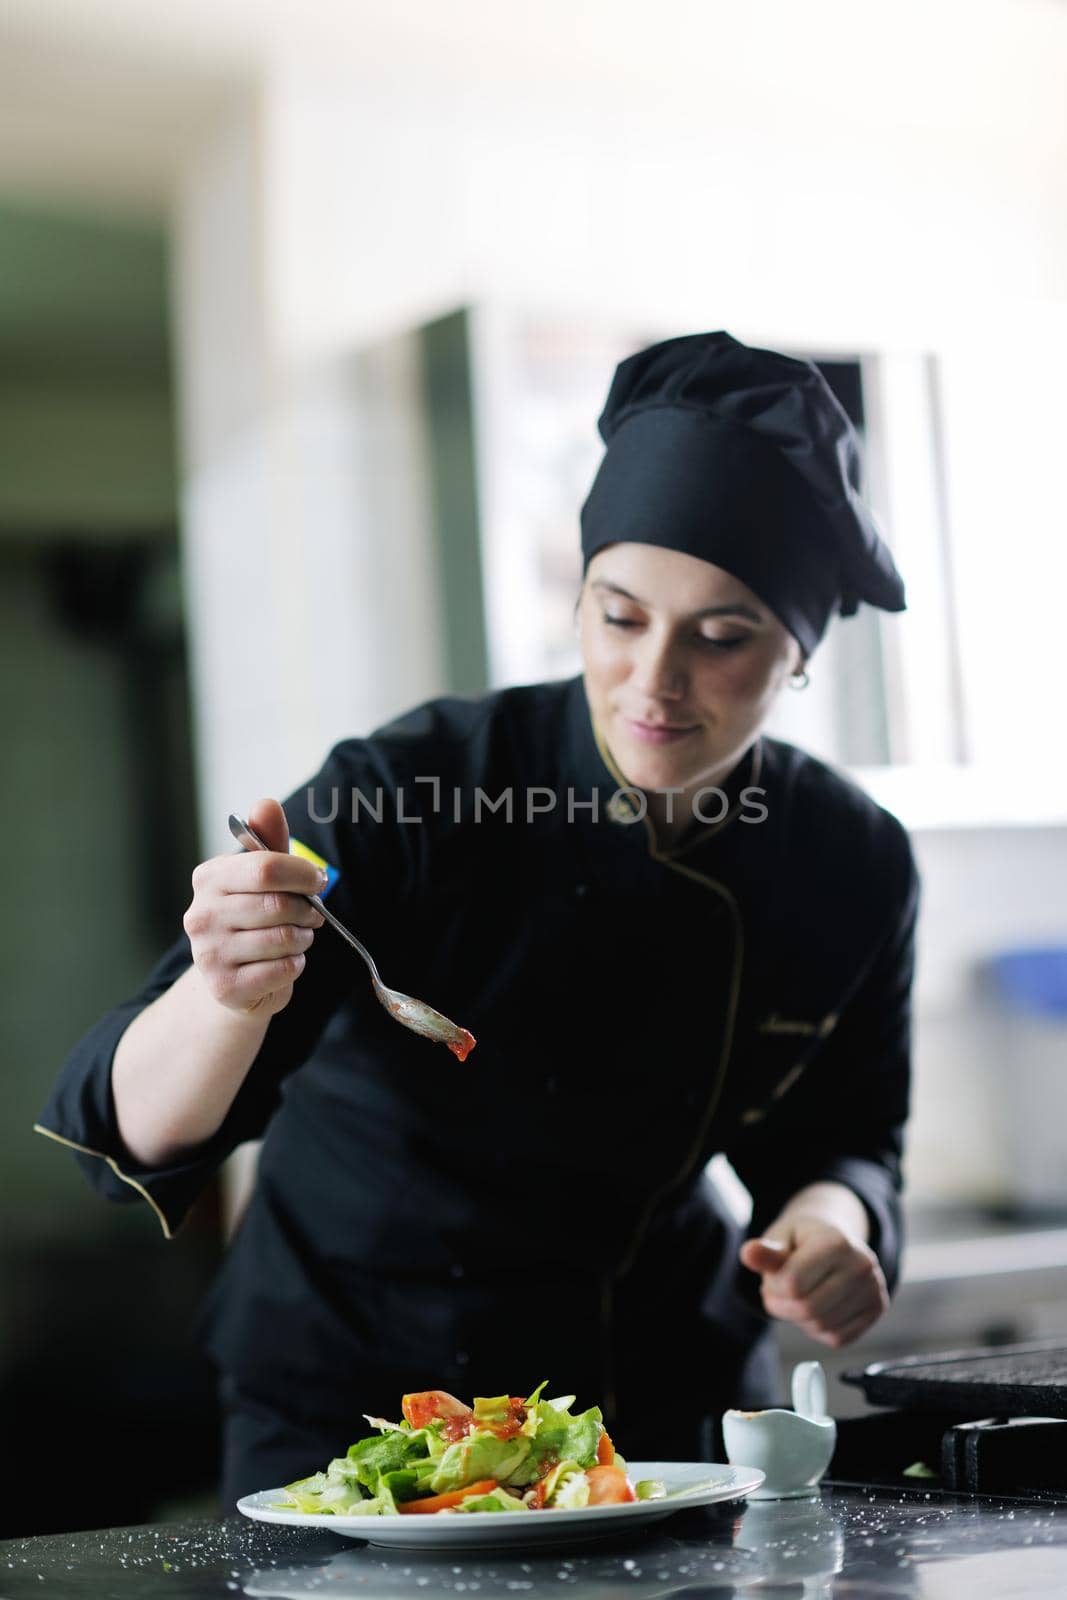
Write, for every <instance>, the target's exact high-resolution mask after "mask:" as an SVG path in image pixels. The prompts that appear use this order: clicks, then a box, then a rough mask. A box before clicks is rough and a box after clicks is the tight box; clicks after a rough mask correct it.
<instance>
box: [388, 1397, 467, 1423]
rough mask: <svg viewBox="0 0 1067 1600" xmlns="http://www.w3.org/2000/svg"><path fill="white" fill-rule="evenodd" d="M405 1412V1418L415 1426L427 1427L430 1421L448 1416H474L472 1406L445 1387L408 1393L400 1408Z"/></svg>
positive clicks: (465, 1417)
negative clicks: (446, 1391) (447, 1392)
mask: <svg viewBox="0 0 1067 1600" xmlns="http://www.w3.org/2000/svg"><path fill="white" fill-rule="evenodd" d="M400 1409H401V1410H402V1411H403V1413H404V1420H405V1421H406V1422H410V1423H411V1426H412V1427H413V1428H425V1426H426V1424H427V1423H428V1422H436V1421H439V1420H442V1419H444V1418H447V1417H462V1418H463V1419H467V1418H469V1417H473V1415H474V1412H473V1411H472V1410H471V1408H470V1406H465V1405H464V1404H463V1401H462V1400H457V1399H456V1397H455V1395H454V1394H446V1393H445V1391H444V1390H443V1389H423V1390H422V1392H421V1393H420V1394H406V1395H405V1396H404V1399H403V1402H402V1404H401V1408H400Z"/></svg>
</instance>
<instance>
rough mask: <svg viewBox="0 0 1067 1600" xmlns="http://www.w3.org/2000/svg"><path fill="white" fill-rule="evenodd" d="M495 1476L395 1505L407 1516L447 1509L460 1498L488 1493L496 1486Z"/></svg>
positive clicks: (454, 1504) (465, 1498) (457, 1503)
mask: <svg viewBox="0 0 1067 1600" xmlns="http://www.w3.org/2000/svg"><path fill="white" fill-rule="evenodd" d="M496 1483H497V1480H496V1479H495V1478H483V1479H482V1481H481V1482H480V1483H468V1485H467V1487H466V1488H465V1489H451V1490H449V1492H448V1494H431V1495H427V1496H426V1497H425V1499H423V1500H405V1501H404V1503H403V1504H402V1505H399V1506H397V1508H396V1509H397V1510H398V1511H399V1512H400V1514H401V1516H409V1515H411V1514H412V1513H414V1512H428V1511H447V1510H448V1507H449V1506H458V1505H459V1503H460V1501H461V1500H467V1499H469V1497H470V1496H471V1495H473V1494H489V1492H490V1491H491V1490H492V1489H495V1488H496Z"/></svg>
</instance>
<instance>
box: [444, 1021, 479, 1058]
mask: <svg viewBox="0 0 1067 1600" xmlns="http://www.w3.org/2000/svg"><path fill="white" fill-rule="evenodd" d="M459 1035H460V1036H459V1038H458V1039H450V1040H449V1041H448V1048H449V1049H450V1050H451V1052H452V1054H453V1055H454V1056H455V1057H456V1058H457V1060H459V1061H466V1059H467V1057H468V1056H469V1055H470V1053H471V1051H472V1050H473V1049H474V1046H475V1045H476V1044H477V1043H478V1041H477V1039H476V1038H475V1037H474V1035H473V1033H468V1032H467V1030H466V1028H460V1030H459Z"/></svg>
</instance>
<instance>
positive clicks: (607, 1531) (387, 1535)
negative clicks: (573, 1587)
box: [237, 1461, 763, 1550]
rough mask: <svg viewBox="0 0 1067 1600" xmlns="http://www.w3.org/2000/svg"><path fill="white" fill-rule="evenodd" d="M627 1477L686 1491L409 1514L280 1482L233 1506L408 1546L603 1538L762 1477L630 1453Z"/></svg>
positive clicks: (293, 1524) (754, 1485)
mask: <svg viewBox="0 0 1067 1600" xmlns="http://www.w3.org/2000/svg"><path fill="white" fill-rule="evenodd" d="M626 1470H627V1473H628V1475H629V1477H630V1480H631V1482H633V1483H636V1482H637V1481H638V1479H640V1478H659V1479H660V1481H661V1482H662V1483H664V1484H665V1485H666V1488H667V1492H668V1493H670V1491H671V1490H672V1489H686V1488H688V1487H689V1486H690V1485H693V1484H707V1487H706V1488H694V1489H693V1492H692V1493H691V1494H682V1495H679V1496H678V1498H677V1499H675V1500H631V1501H630V1502H629V1503H628V1504H627V1505H621V1506H584V1507H582V1508H581V1509H575V1510H572V1511H468V1512H457V1513H456V1514H455V1515H445V1516H441V1515H437V1516H429V1517H427V1516H421V1517H420V1516H407V1517H338V1516H323V1515H322V1514H321V1513H314V1512H304V1511H285V1510H279V1509H278V1501H279V1500H280V1499H281V1497H282V1495H283V1494H284V1493H285V1491H284V1490H283V1489H260V1490H259V1492H258V1493H257V1494H246V1495H245V1496H244V1498H243V1499H241V1500H238V1502H237V1509H238V1511H240V1512H241V1513H242V1515H244V1516H246V1517H252V1518H253V1520H254V1521H256V1522H279V1523H282V1524H284V1525H285V1526H286V1527H289V1528H321V1529H322V1530H323V1531H324V1532H327V1533H339V1534H341V1535H342V1536H343V1537H344V1538H346V1539H366V1541H367V1542H368V1544H388V1545H397V1546H399V1547H401V1548H405V1549H409V1550H410V1549H414V1548H416V1547H422V1548H425V1547H427V1546H433V1545H438V1546H441V1545H453V1546H461V1545H482V1546H485V1545H504V1544H551V1543H553V1542H554V1541H555V1542H557V1543H558V1542H559V1541H561V1540H567V1539H586V1538H590V1537H596V1536H598V1535H599V1536H601V1537H604V1538H607V1537H610V1536H613V1535H615V1534H622V1533H625V1532H626V1531H627V1529H628V1528H629V1527H630V1525H631V1524H632V1523H636V1522H641V1523H646V1522H656V1521H658V1520H659V1519H660V1518H662V1517H670V1516H673V1515H674V1513H675V1512H676V1511H685V1510H688V1509H689V1508H690V1507H691V1506H710V1505H714V1504H715V1502H716V1501H719V1500H740V1499H741V1498H742V1497H743V1496H744V1495H746V1494H748V1493H749V1491H750V1490H752V1489H758V1488H759V1486H760V1484H761V1483H762V1482H763V1473H762V1472H759V1471H758V1470H757V1469H756V1468H755V1467H730V1466H724V1465H723V1464H722V1463H721V1462H716V1461H628V1462H627V1463H626Z"/></svg>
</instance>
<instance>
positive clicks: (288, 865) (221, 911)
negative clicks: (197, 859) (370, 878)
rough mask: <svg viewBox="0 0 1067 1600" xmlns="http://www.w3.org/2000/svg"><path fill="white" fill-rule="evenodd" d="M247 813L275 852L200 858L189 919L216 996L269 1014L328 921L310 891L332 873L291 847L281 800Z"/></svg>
mask: <svg viewBox="0 0 1067 1600" xmlns="http://www.w3.org/2000/svg"><path fill="white" fill-rule="evenodd" d="M248 820H249V822H250V824H251V826H252V827H253V828H254V829H255V830H256V832H257V833H258V834H259V836H260V838H261V839H262V840H263V841H264V842H265V843H266V844H268V845H269V846H270V850H269V852H268V851H265V850H250V851H243V852H242V853H241V854H239V855H232V854H231V855H224V856H214V857H212V859H211V860H210V861H202V862H201V863H200V865H199V866H198V867H197V868H196V871H195V872H194V873H193V899H192V903H191V904H190V906H189V909H188V911H187V912H186V913H185V917H184V919H183V926H184V928H185V931H186V933H187V934H188V936H189V943H190V945H191V946H192V951H193V965H194V966H195V967H196V970H197V971H198V973H199V974H200V976H201V978H202V979H203V981H204V983H205V984H206V986H207V988H208V991H209V992H210V994H211V995H212V997H213V999H215V1000H217V1001H218V1003H219V1005H221V1006H225V1007H227V1009H229V1010H231V1011H237V1012H247V1013H249V1014H254V1015H256V1016H258V1017H264V1018H266V1017H272V1016H274V1015H275V1014H276V1013H277V1012H279V1011H282V1010H284V1008H285V1007H286V1006H287V1005H288V1004H289V1001H290V1000H291V999H292V996H293V984H294V983H295V982H296V980H297V978H299V976H300V974H301V973H302V972H303V970H304V960H305V956H306V952H307V950H308V948H309V946H310V945H311V941H312V940H313V939H314V937H315V932H314V930H315V929H316V928H321V927H322V924H323V921H324V919H323V917H322V915H321V913H320V912H318V911H316V910H315V908H314V906H311V905H309V904H308V902H307V900H306V899H304V896H305V895H309V894H318V893H319V891H320V890H321V889H322V888H323V887H324V886H325V883H326V875H325V873H323V872H321V871H320V870H319V868H318V867H316V866H315V865H313V863H312V862H310V861H305V860H304V859H303V857H301V856H292V855H290V854H289V828H288V825H287V823H286V820H285V812H284V811H283V810H282V808H281V806H280V805H279V804H278V802H277V800H258V801H257V802H256V804H255V805H254V806H253V807H252V809H251V811H250V812H249V813H248Z"/></svg>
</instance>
